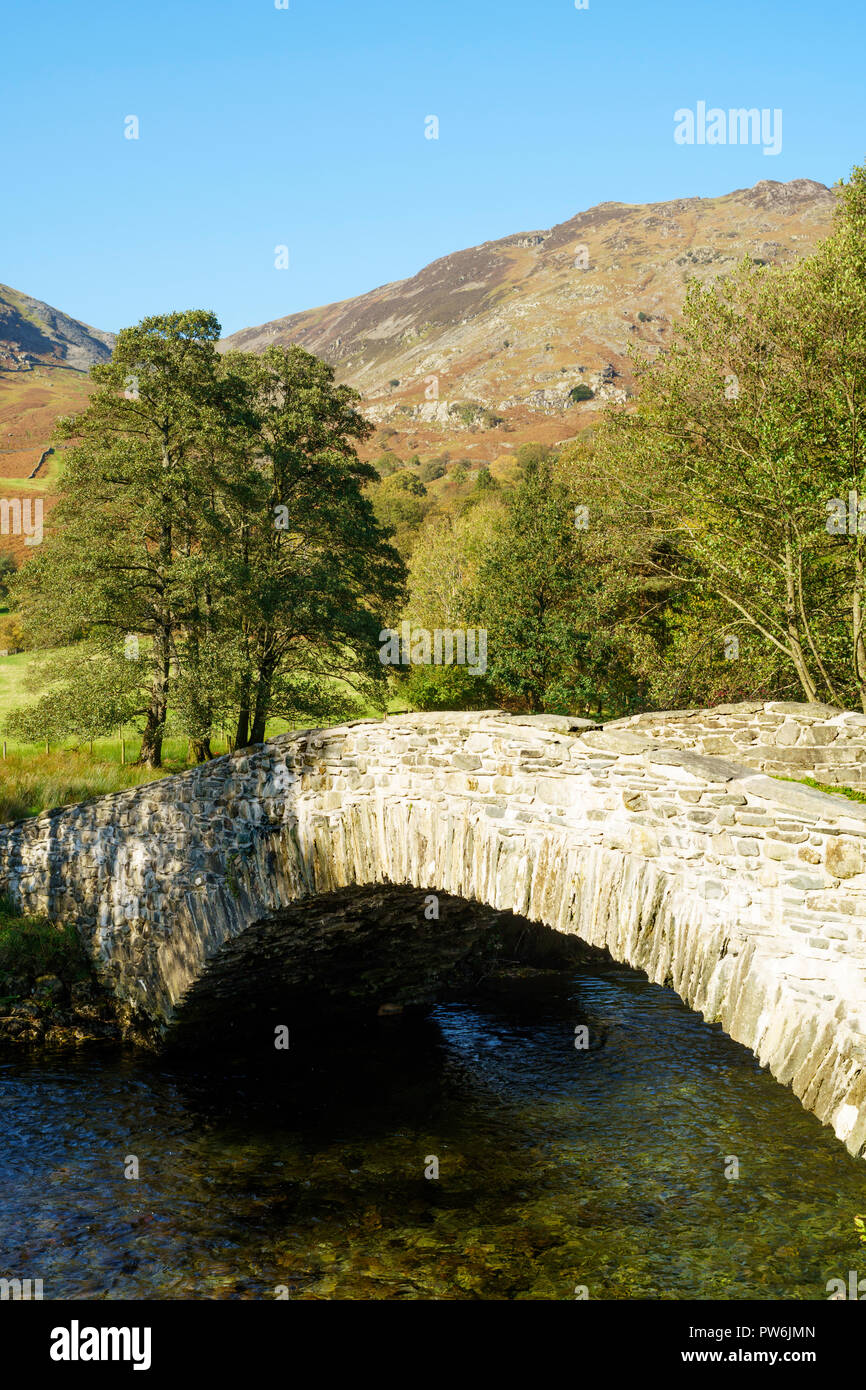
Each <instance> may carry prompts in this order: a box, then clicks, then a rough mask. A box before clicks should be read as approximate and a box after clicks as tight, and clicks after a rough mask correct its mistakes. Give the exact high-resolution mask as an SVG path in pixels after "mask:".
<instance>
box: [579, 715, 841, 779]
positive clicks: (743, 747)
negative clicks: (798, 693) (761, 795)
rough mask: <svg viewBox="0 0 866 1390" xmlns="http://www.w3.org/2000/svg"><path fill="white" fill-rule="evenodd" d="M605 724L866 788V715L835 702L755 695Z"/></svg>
mask: <svg viewBox="0 0 866 1390" xmlns="http://www.w3.org/2000/svg"><path fill="white" fill-rule="evenodd" d="M605 728H607V729H634V730H636V731H640V732H641V733H645V734H648V735H649V736H650V737H652V738H653V739H656V740H658V742H659V743H661V744H664V745H667V746H670V747H673V748H694V749H695V750H696V751H697V752H699V753H706V754H708V755H710V756H712V757H724V758H736V759H737V760H738V761H739V762H743V763H747V764H748V765H749V767H755V768H758V769H759V770H760V771H761V772H767V773H770V774H771V775H775V776H781V777H812V778H814V780H815V781H816V782H823V783H824V784H825V785H829V786H836V787H854V788H857V789H860V788H864V787H866V715H864V714H857V713H855V712H853V711H850V710H838V709H834V707H833V706H832V705H807V704H792V703H788V702H782V701H775V702H768V703H766V704H762V703H761V702H760V701H757V700H754V701H745V702H743V703H742V704H738V705H717V706H716V707H715V708H714V709H698V710H665V711H662V712H661V713H653V714H635V715H632V716H630V717H627V718H625V719H616V720H613V721H612V722H611V723H609V724H606V725H605Z"/></svg>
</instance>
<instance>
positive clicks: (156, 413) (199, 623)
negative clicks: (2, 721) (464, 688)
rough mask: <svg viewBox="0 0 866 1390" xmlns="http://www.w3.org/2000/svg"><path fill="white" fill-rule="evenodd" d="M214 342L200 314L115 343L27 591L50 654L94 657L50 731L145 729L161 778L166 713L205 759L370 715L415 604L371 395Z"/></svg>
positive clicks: (303, 363)
mask: <svg viewBox="0 0 866 1390" xmlns="http://www.w3.org/2000/svg"><path fill="white" fill-rule="evenodd" d="M218 337H219V324H218V323H217V322H216V319H215V318H214V317H213V315H211V314H201V313H190V314H173V315H168V316H165V317H163V318H157V319H146V320H145V321H144V322H143V323H142V324H140V325H139V326H138V327H137V328H134V329H126V330H124V331H123V332H122V333H121V334H120V335H119V338H118V343H117V347H116V349H115V354H114V357H113V358H112V360H111V362H110V363H107V364H106V365H105V366H100V367H96V368H94V369H93V376H94V378H95V380H96V382H97V389H96V391H95V392H94V394H93V397H92V398H91V401H90V403H89V405H88V407H87V409H86V411H85V412H84V414H83V415H82V416H80V417H79V418H78V419H76V420H75V421H74V422H68V423H67V425H66V433H67V434H68V435H70V436H77V437H78V438H79V440H80V442H79V443H78V444H77V445H76V446H75V447H74V448H73V449H71V450H70V451H69V453H68V455H67V458H68V463H67V469H66V472H65V475H64V495H63V498H62V500H61V502H60V503H59V504H58V507H57V508H55V510H54V512H53V514H52V523H53V522H54V521H55V519H56V520H57V521H58V522H59V525H58V526H57V527H56V528H55V527H54V526H53V525H52V528H51V531H50V532H49V535H48V537H47V538H46V541H45V543H44V544H43V546H42V547H41V548H40V554H39V555H38V556H36V557H35V558H34V559H33V560H32V561H30V562H29V563H28V564H27V565H26V566H25V567H24V569H23V571H22V572H21V574H20V576H19V577H18V578H16V581H15V598H16V600H17V602H18V604H19V607H20V611H21V613H22V615H23V617H24V618H25V620H26V621H27V622H28V624H29V626H30V628H31V630H32V631H34V632H35V633H37V634H38V637H39V640H40V642H41V644H42V645H43V646H44V647H51V646H54V647H58V646H62V645H66V644H69V643H78V644H79V645H78V647H77V648H76V650H75V652H74V654H73V656H74V658H75V657H77V658H78V659H77V660H75V659H73V661H72V662H67V663H66V665H65V667H64V669H63V671H62V672H61V671H60V669H59V668H57V669H56V670H55V679H59V680H61V685H60V686H59V687H58V688H56V689H55V690H54V691H49V692H48V694H47V695H46V696H45V697H44V700H43V701H42V702H40V707H41V714H42V716H43V717H44V718H45V719H46V720H50V721H51V723H52V728H54V729H59V728H60V726H61V724H62V722H63V720H64V718H65V720H66V725H67V731H68V732H72V733H80V732H82V730H84V731H85V732H87V733H88V734H93V733H97V732H104V731H106V728H105V727H104V726H106V725H107V727H108V728H111V727H116V725H117V723H119V722H126V721H127V720H128V719H139V720H140V721H141V723H142V725H143V739H142V752H141V760H142V761H143V762H146V763H149V764H151V765H153V766H158V765H159V763H160V761H161V755H162V739H163V734H164V730H165V726H166V719H167V716H168V710H169V703H170V702H171V705H172V710H173V717H175V718H176V719H178V720H179V722H180V725H181V727H182V728H183V729H184V730H185V731H186V732H187V733H188V734H189V736H190V737H191V738H192V740H193V745H194V751H195V755H196V757H198V758H199V759H202V758H205V757H208V756H209V755H210V743H209V740H210V734H211V730H212V729H213V728H214V727H215V726H219V725H221V726H225V724H226V723H227V722H228V721H229V719H231V720H232V721H233V722H235V723H236V739H237V742H238V744H239V745H244V744H246V743H248V742H259V741H261V740H262V739H263V738H264V737H265V731H266V727H267V721H268V719H269V717H271V716H272V715H275V714H278V715H281V716H283V717H285V718H287V719H291V720H293V719H296V718H299V717H300V718H304V719H306V718H310V717H311V718H312V719H313V720H316V721H321V722H324V721H326V720H327V719H328V718H331V717H333V716H334V715H337V716H338V717H339V716H348V715H350V714H353V713H358V712H360V709H361V706H359V703H358V701H357V699H356V698H355V694H353V690H354V691H355V692H357V691H359V690H363V691H364V692H365V693H367V694H368V695H371V694H372V693H373V692H374V691H375V690H377V689H381V687H382V672H381V667H380V665H379V663H378V659H377V658H378V633H379V631H380V629H381V618H380V616H379V614H378V612H377V607H378V605H379V603H384V604H387V603H390V602H393V601H395V600H396V599H398V598H399V596H400V594H401V591H402V581H403V577H404V569H403V565H402V563H401V561H400V558H399V556H398V555H397V553H396V552H395V551H394V549H393V548H392V547H391V546H389V545H388V544H387V540H386V533H385V531H384V530H383V528H382V527H381V526H380V525H379V524H378V523H377V521H376V519H375V515H374V512H373V508H372V504H371V502H370V500H369V498H368V497H367V496H366V495H365V493H364V487H365V486H366V485H367V484H369V483H370V482H371V481H373V480H374V479H375V478H376V474H375V470H374V469H373V468H372V467H370V465H367V464H362V463H360V461H359V459H358V457H357V453H356V451H355V448H354V443H355V441H356V440H359V439H364V438H366V437H367V435H368V434H369V433H370V426H369V425H368V424H367V422H366V421H365V420H364V419H363V417H362V416H361V415H360V414H359V412H358V410H357V401H358V397H357V395H356V393H355V392H353V391H351V390H350V389H349V388H348V387H342V386H340V387H338V386H336V385H335V384H334V380H333V372H332V370H331V369H330V368H329V367H328V366H326V365H325V364H324V363H322V362H320V361H318V359H316V358H315V357H312V356H311V355H310V354H309V353H306V352H304V351H303V350H302V349H300V348H296V347H293V348H290V349H284V348H280V347H271V348H269V349H268V350H267V351H266V352H265V353H264V354H263V355H262V356H261V357H257V356H255V355H253V354H245V353H231V354H226V355H225V356H220V355H219V354H218V353H217V352H216V342H217V340H218ZM127 636H129V637H130V639H131V641H132V646H133V647H134V649H135V650H134V659H132V660H130V659H128V658H129V652H128V651H127V641H126V639H127ZM139 636H140V637H141V638H142V642H141V646H140V648H139V647H138V638H139ZM82 644H83V645H82ZM82 658H85V659H82ZM338 682H342V683H343V684H338ZM64 710H65V711H66V713H65V715H64ZM34 717H35V716H34Z"/></svg>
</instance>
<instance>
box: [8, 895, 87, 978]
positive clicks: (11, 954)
mask: <svg viewBox="0 0 866 1390" xmlns="http://www.w3.org/2000/svg"><path fill="white" fill-rule="evenodd" d="M41 975H57V976H58V977H59V978H61V979H62V980H65V981H70V982H71V981H76V980H88V979H89V978H90V967H89V965H88V963H87V961H86V959H85V956H84V952H83V951H82V949H81V943H80V942H79V940H78V934H77V932H76V930H75V928H74V927H73V926H70V925H67V926H63V927H61V926H57V925H55V924H54V923H53V922H49V921H48V919H47V918H44V917H20V916H18V914H17V913H16V912H14V911H13V909H12V907H11V906H10V904H9V902H8V901H7V899H5V898H0V982H2V983H0V998H3V997H8V993H7V992H8V986H9V983H10V981H17V982H18V983H19V986H20V985H22V984H25V983H26V984H27V985H28V986H32V984H33V983H34V982H35V981H36V980H38V979H39V977H40V976H41ZM4 984H5V985H6V992H4V989H3V985H4Z"/></svg>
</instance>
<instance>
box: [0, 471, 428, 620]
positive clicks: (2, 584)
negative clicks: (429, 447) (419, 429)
mask: <svg viewBox="0 0 866 1390" xmlns="http://www.w3.org/2000/svg"><path fill="white" fill-rule="evenodd" d="M443 471H444V470H443ZM17 568H18V566H17V565H16V564H15V559H14V556H12V555H5V554H4V555H0V603H2V602H3V601H4V600H5V599H7V598H8V597H9V580H10V579H11V578H12V575H13V574H14V573H15V572H16V570H17Z"/></svg>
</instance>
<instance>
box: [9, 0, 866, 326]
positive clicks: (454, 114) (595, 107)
mask: <svg viewBox="0 0 866 1390" xmlns="http://www.w3.org/2000/svg"><path fill="white" fill-rule="evenodd" d="M288 4H289V8H287V9H277V8H276V4H275V0H144V3H140V4H125V3H123V0H120V3H118V0H78V3H76V2H75V0H39V3H38V4H32V3H31V4H29V5H24V6H19V7H18V8H17V9H16V10H14V11H13V10H12V9H11V8H9V9H7V12H6V15H5V16H4V22H3V48H4V52H3V64H2V71H3V79H4V90H3V111H4V117H3V127H4V139H3V175H2V189H3V194H4V195H5V196H4V204H5V206H4V207H3V210H2V217H0V281H5V282H6V283H7V284H11V285H13V286H14V287H15V288H16V289H20V290H24V291H25V292H26V293H28V294H32V295H35V296H36V297H37V298H39V299H44V300H46V301H47V302H48V303H50V304H54V305H55V306H56V307H58V308H60V309H63V310H65V311H66V312H67V313H71V314H73V315H74V316H75V317H78V318H82V319H84V320H85V321H87V322H89V323H91V324H94V325H95V326H97V327H99V328H105V329H117V328H120V327H121V326H123V325H124V324H126V323H132V322H135V321H137V320H138V319H140V318H142V317H143V316H144V315H145V314H151V313H160V312H165V311H169V310H172V309H180V308H211V309H213V310H215V312H216V313H217V314H218V316H219V318H220V320H221V322H222V324H223V327H224V330H225V332H232V331H234V330H235V329H238V328H242V327H244V326H247V325H251V324H256V323H261V322H263V321H265V320H267V319H270V318H275V317H278V316H280V315H282V314H287V313H292V312H294V311H296V310H299V309H305V308H309V307H311V306H313V305H316V304H323V303H327V302H329V301H331V300H335V299H343V298H347V297H348V296H350V295H354V294H359V293H362V292H363V291H365V290H368V289H372V288H373V287H374V286H376V285H381V284H383V283H385V282H387V281H389V280H395V279H400V278H402V277H403V276H406V275H411V274H413V273H414V272H415V271H417V270H419V269H420V268H421V267H422V266H423V265H425V264H426V263H427V262H428V261H431V260H433V259H435V258H436V257H437V256H441V255H446V254H447V253H449V252H451V251H456V250H458V249H460V248H461V247H464V246H471V245H474V244H476V243H478V242H482V241H487V240H491V239H494V238H496V237H500V236H505V235H508V234H509V233H512V232H517V231H524V230H533V229H535V228H544V227H548V226H550V225H552V224H554V223H556V222H560V221H563V220H565V219H566V218H568V217H571V216H573V215H574V214H575V213H576V212H579V211H580V210H582V209H583V208H586V207H590V206H592V205H593V204H595V203H599V202H604V201H608V200H615V201H622V202H645V201H651V202H654V201H661V200H664V199H667V198H677V197H687V196H693V195H696V194H698V195H702V196H705V197H708V196H713V195H716V194H719V193H725V192H729V191H730V190H731V189H734V188H740V187H744V186H748V185H751V184H753V183H756V182H757V181H758V180H759V179H763V178H773V179H780V180H784V179H791V178H798V177H806V178H814V179H820V180H821V181H822V182H824V183H833V182H834V181H835V180H836V179H838V178H840V177H847V175H848V173H849V172H850V169H851V166H852V165H853V164H855V163H860V162H862V161H863V160H864V158H866V84H864V82H863V54H864V48H866V6H864V4H863V2H862V0H836V2H835V3H833V0H829V3H826V2H825V3H823V4H822V5H820V6H818V5H816V4H815V3H814V2H813V0H810V2H809V3H807V2H806V0H786V3H782V0H750V2H749V3H747V0H724V3H721V4H718V5H713V4H710V3H708V0H703V3H701V0H692V2H691V3H686V0H589V7H588V8H587V9H582V10H577V9H576V8H575V4H574V0H524V2H523V3H519V0H462V3H459V2H458V0H431V2H430V3H425V0H402V3H398V2H397V0H288ZM699 101H705V102H706V103H707V105H708V106H710V107H712V106H719V107H721V108H730V107H739V106H746V107H753V106H754V107H758V108H761V109H763V108H770V109H776V108H780V109H781V110H782V112H783V144H782V151H781V153H780V154H778V155H775V156H774V155H764V154H763V153H762V149H761V147H760V146H751V145H726V146H718V145H716V146H710V145H702V146H699V145H693V146H683V145H678V144H676V143H675V141H674V139H673V130H674V112H675V111H676V110H677V109H680V108H695V107H696V106H697V103H698V102H699ZM129 115H135V116H137V117H138V118H139V122H140V135H139V139H138V140H128V139H126V138H124V119H125V117H127V116H129ZM431 115H435V116H437V117H438V119H439V138H438V140H428V139H425V118H426V117H428V116H431ZM281 245H285V246H287V247H288V248H289V268H288V269H287V270H278V269H276V268H275V265H274V261H275V254H274V251H275V247H276V246H281Z"/></svg>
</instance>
